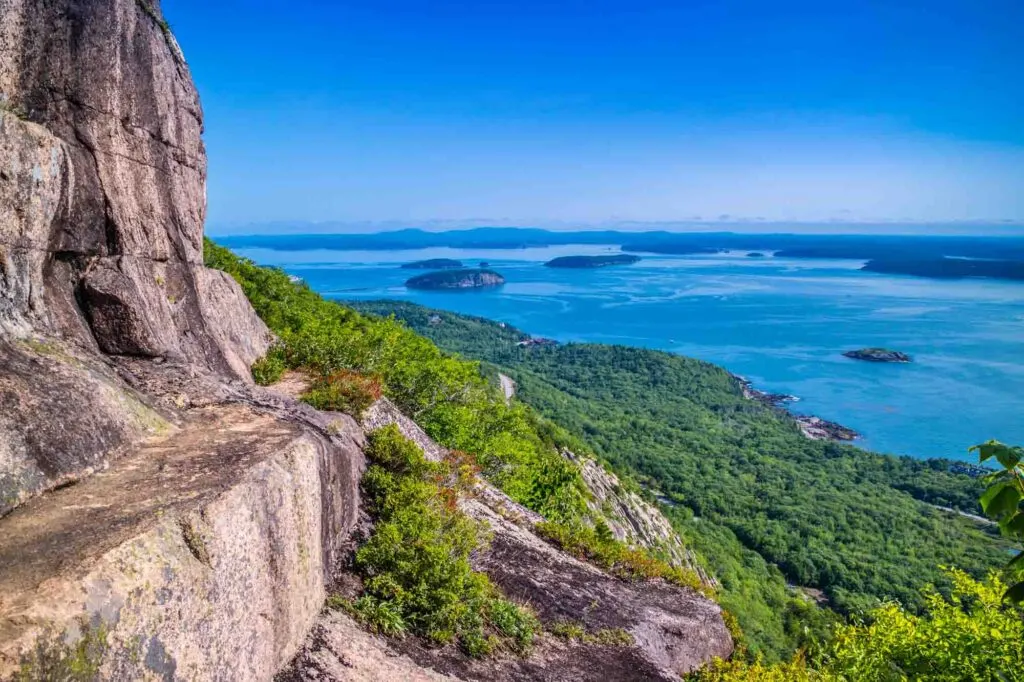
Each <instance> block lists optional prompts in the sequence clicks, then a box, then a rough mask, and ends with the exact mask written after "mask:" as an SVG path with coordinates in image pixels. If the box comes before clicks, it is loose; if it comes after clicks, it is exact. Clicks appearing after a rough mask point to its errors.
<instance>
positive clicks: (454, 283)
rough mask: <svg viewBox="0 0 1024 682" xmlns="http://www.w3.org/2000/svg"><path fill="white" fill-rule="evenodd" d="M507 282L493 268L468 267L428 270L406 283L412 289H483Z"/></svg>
mask: <svg viewBox="0 0 1024 682" xmlns="http://www.w3.org/2000/svg"><path fill="white" fill-rule="evenodd" d="M504 283H505V278H504V277H502V276H501V275H499V274H498V273H496V272H494V271H493V270H483V269H466V270H443V271H441V272H428V273H427V274H425V275H418V276H417V277H413V278H412V279H410V280H408V281H407V282H406V283H405V286H407V287H409V288H410V289H481V288H484V287H496V286H501V285H502V284H504Z"/></svg>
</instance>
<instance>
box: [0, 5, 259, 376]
mask: <svg viewBox="0 0 1024 682" xmlns="http://www.w3.org/2000/svg"><path fill="white" fill-rule="evenodd" d="M0 102H2V108H3V109H6V110H7V112H6V113H4V114H3V119H2V121H3V129H2V130H3V132H4V133H5V135H4V139H2V140H0V168H2V169H3V171H2V172H0V198H5V199H7V198H10V200H11V203H10V206H11V207H12V209H11V210H7V211H2V212H0V252H3V254H4V256H5V257H4V258H0V262H4V263H5V264H6V263H7V261H11V265H12V266H11V267H8V266H7V265H5V267H4V270H5V273H6V271H8V270H10V271H11V273H13V274H10V273H9V274H5V278H4V280H0V284H3V286H2V287H0V289H2V292H3V293H2V294H0V299H3V302H2V303H0V319H4V318H8V319H10V320H12V321H18V322H19V323H20V324H21V325H22V326H24V325H25V324H26V323H27V324H30V325H31V327H32V328H33V329H35V331H37V332H42V333H49V334H57V335H62V336H65V337H67V338H73V339H78V340H79V341H80V342H81V343H83V344H91V343H93V339H95V342H96V343H98V345H99V347H100V348H101V349H103V350H104V351H105V352H109V353H128V354H141V355H163V354H169V353H172V354H173V353H177V352H180V353H182V354H183V355H184V357H186V358H188V359H190V360H191V361H193V362H195V363H197V364H199V365H202V366H204V367H208V368H211V369H214V370H216V371H226V372H234V373H236V374H240V375H241V376H245V375H247V369H248V367H245V368H244V371H243V370H242V367H241V365H242V364H243V362H240V360H244V359H245V358H247V357H249V356H251V355H253V354H256V355H259V354H260V353H261V352H262V350H260V349H259V345H260V340H261V339H265V338H266V337H267V333H266V330H265V329H262V330H258V331H257V333H256V334H254V335H253V340H252V341H251V342H250V343H249V344H248V348H247V349H246V350H245V351H244V352H242V353H241V354H239V353H238V352H236V350H235V349H233V348H231V347H226V346H225V343H224V341H225V340H226V339H227V337H230V336H231V334H227V335H225V334H223V333H222V332H224V331H226V330H233V331H237V330H239V329H242V328H253V326H254V325H253V319H254V316H253V315H252V311H251V309H250V308H249V306H248V305H244V306H243V307H237V303H236V307H229V306H228V305H227V304H228V303H230V302H231V300H230V299H231V297H221V299H220V300H219V301H218V302H217V303H216V304H215V305H214V304H211V303H210V302H204V301H203V300H202V296H203V295H204V294H206V293H208V292H209V290H210V289H211V282H214V281H215V280H214V279H213V278H216V277H220V275H216V276H211V275H208V274H207V273H206V272H205V269H204V268H203V267H202V233H203V221H204V219H205V213H206V191H205V181H206V153H205V150H204V148H203V142H202V137H201V134H202V130H203V119H202V111H201V109H200V106H199V99H198V95H197V94H196V91H195V87H194V86H193V84H192V80H191V77H190V75H189V72H188V68H187V66H186V64H185V62H184V59H183V58H182V55H181V52H180V50H179V49H178V47H177V44H176V43H175V42H174V38H173V36H172V35H171V34H170V32H169V31H168V30H166V27H165V25H162V19H160V16H159V5H158V4H157V3H155V2H153V3H150V2H148V1H147V2H142V1H140V0H96V1H95V2H87V3H79V2H72V0H0ZM11 112H18V116H20V117H22V118H24V119H26V120H27V121H31V123H28V122H26V121H23V120H19V118H18V116H15V115H14V114H13V113H11ZM35 124H38V125H35ZM10 254H17V257H16V258H15V257H14V256H12V255H10ZM118 273H120V275H123V277H124V278H127V279H128V280H130V281H125V280H124V279H123V278H121V277H118ZM212 286H213V287H216V288H217V289H218V291H220V292H221V293H223V289H224V288H223V286H221V285H219V284H216V283H214V284H213V285H212ZM29 292H31V293H32V297H33V298H32V299H30V298H29V295H28V294H29ZM80 304H84V307H85V310H84V311H83V310H80V309H79V305H80ZM214 309H215V310H216V312H215V313H214V312H213V310H214ZM83 313H85V314H83ZM225 320H226V322H225ZM234 320H239V321H238V322H236V321H234ZM26 321H27V322H26ZM90 322H91V324H90ZM12 324H13V323H12ZM9 326H12V325H9ZM265 347H266V346H265V342H264V344H263V350H265ZM255 351H259V352H255Z"/></svg>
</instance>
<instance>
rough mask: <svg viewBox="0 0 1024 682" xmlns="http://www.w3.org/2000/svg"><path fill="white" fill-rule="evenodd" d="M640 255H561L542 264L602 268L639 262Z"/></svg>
mask: <svg viewBox="0 0 1024 682" xmlns="http://www.w3.org/2000/svg"><path fill="white" fill-rule="evenodd" d="M639 262H640V256H633V255H630V254H628V253H618V254H609V255H604V256H561V257H559V258H554V259H552V260H549V261H548V262H547V263H545V264H544V265H545V266H546V267H549V268H573V269H579V268H604V267H608V266H610V265H632V264H633V263H639Z"/></svg>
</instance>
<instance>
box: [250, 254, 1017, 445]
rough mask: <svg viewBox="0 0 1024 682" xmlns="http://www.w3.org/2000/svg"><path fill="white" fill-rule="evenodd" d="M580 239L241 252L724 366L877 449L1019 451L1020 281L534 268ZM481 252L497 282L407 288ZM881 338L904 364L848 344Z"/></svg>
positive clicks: (718, 266)
mask: <svg viewBox="0 0 1024 682" xmlns="http://www.w3.org/2000/svg"><path fill="white" fill-rule="evenodd" d="M615 250H616V249H614V248H613V247H601V246H597V247H595V246H576V247H551V248H543V249H524V250H519V251H487V250H460V249H426V250H417V251H369V252H360V251H324V250H319V251H301V252H286V251H273V250H267V249H240V250H239V251H240V253H242V254H243V255H245V256H247V257H249V258H252V259H253V260H255V261H257V262H258V263H262V264H267V265H279V266H282V267H284V268H285V270H287V271H288V272H289V273H291V274H294V275H297V276H299V277H302V278H303V279H304V280H306V281H307V282H308V283H309V285H310V286H311V287H313V288H314V289H315V290H317V291H319V292H320V293H322V294H324V295H326V296H329V297H334V298H348V299H357V298H358V299H376V298H395V299H403V300H409V301H414V302H416V303H421V304H423V305H427V306H431V307H435V308H443V309H446V310H452V311H456V312H460V313H469V314H473V315H480V316H483V317H487V318H491V319H495V320H501V321H505V322H508V323H511V324H513V325H515V326H517V327H520V328H522V329H523V330H525V331H527V332H529V333H531V334H534V335H535V336H546V337H551V338H555V339H558V340H560V341H592V342H600V343H616V344H625V345H630V346H644V347H648V348H659V349H663V350H668V351H672V352H675V353H681V354H683V355H689V356H692V357H696V358H701V359H704V360H709V361H711V362H714V363H717V364H720V365H723V366H724V367H726V368H728V369H729V370H730V371H732V372H735V373H737V374H741V375H743V376H746V377H748V378H749V379H751V380H752V381H754V383H755V385H756V386H758V387H759V388H762V389H764V390H768V391H773V392H780V393H790V394H793V395H796V396H798V397H799V398H800V402H798V403H796V404H795V405H793V410H794V411H796V412H801V413H807V414H816V415H818V416H821V417H823V418H825V419H831V420H834V421H838V422H840V423H842V424H845V425H847V426H849V427H851V428H853V429H855V430H856V431H858V432H860V433H861V434H863V436H864V437H863V439H862V440H861V441H860V444H861V445H862V446H863V447H866V448H870V449H873V450H877V451H880V452H891V453H897V454H907V455H913V456H917V457H932V456H941V457H950V458H955V459H961V460H973V457H970V456H968V455H967V452H966V451H967V447H968V446H970V445H972V444H974V443H978V442H981V441H983V440H986V439H989V438H997V439H1000V440H1003V441H1007V442H1012V443H1021V444H1024V283H1013V282H997V281H991V280H968V281H941V280H930V279H922V278H916V277H909V276H889V275H879V274H874V273H866V272H860V271H859V270H858V268H859V267H860V265H861V263H860V262H854V261H842V260H804V259H792V260H790V259H777V258H765V259H754V258H749V257H747V256H746V254H745V253H730V254H720V255H715V256H687V257H679V256H649V257H645V258H644V259H643V261H641V262H640V263H638V264H636V265H631V266H625V267H614V268H602V269H596V270H560V269H550V268H545V267H543V266H542V263H543V262H544V261H546V260H549V259H551V258H553V257H555V256H560V255H573V254H594V253H606V252H612V251H615ZM438 257H448V258H457V259H460V260H462V261H463V262H464V263H466V264H467V265H470V264H472V265H475V264H476V263H477V262H479V261H481V260H485V261H488V262H489V263H490V264H491V267H492V268H494V269H496V270H498V271H499V272H501V273H502V274H503V275H504V276H505V277H506V279H507V280H508V283H507V284H506V285H505V286H504V287H502V288H500V289H496V290H485V291H472V292H452V293H443V292H424V291H411V290H407V289H406V288H405V287H404V286H403V282H404V281H405V280H406V279H407V278H408V277H409V276H410V275H411V274H415V273H411V272H410V271H409V270H401V269H399V268H398V265H399V264H401V263H404V262H408V261H412V260H420V259H424V258H438ZM864 346H886V347H890V348H895V349H897V350H902V351H905V352H908V353H910V354H912V355H913V356H914V359H915V362H914V363H913V364H909V365H895V364H872V363H866V362H859V361H855V360H849V359H847V358H844V357H842V355H841V353H842V352H843V351H844V350H849V349H853V348H860V347H864Z"/></svg>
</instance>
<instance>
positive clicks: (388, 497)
mask: <svg viewBox="0 0 1024 682" xmlns="http://www.w3.org/2000/svg"><path fill="white" fill-rule="evenodd" d="M367 440H368V445H367V449H366V454H367V456H368V458H369V459H370V461H371V463H372V464H371V466H370V467H369V469H368V470H367V472H366V474H365V475H364V477H363V489H364V492H365V494H366V499H367V501H368V506H369V509H370V512H371V514H372V515H373V516H374V517H375V526H374V530H373V535H372V536H371V537H370V539H369V540H368V541H367V542H366V543H365V544H364V545H363V546H362V547H360V548H359V550H358V551H357V553H356V560H355V566H356V569H357V571H359V572H360V574H362V576H363V580H364V593H363V595H362V596H360V597H359V598H358V599H356V600H355V601H354V602H351V603H350V604H349V605H347V607H346V608H347V610H348V611H349V612H350V613H351V614H352V615H354V616H355V617H356V618H358V619H359V620H360V621H362V622H363V623H365V624H366V625H367V626H369V627H370V628H371V629H372V630H374V631H377V632H380V633H382V634H386V635H392V636H401V635H404V634H405V633H414V634H417V635H420V636H422V637H425V638H427V639H428V640H430V641H432V642H435V643H438V644H444V643H448V642H451V641H458V643H459V644H460V645H461V646H462V648H463V649H464V650H465V651H466V653H468V654H469V655H471V656H483V655H486V654H488V653H490V652H492V651H493V650H495V649H496V648H503V649H511V650H514V651H519V652H523V651H526V650H527V649H528V648H529V647H530V645H531V644H532V643H533V639H534V636H535V634H536V632H537V631H538V629H539V623H538V622H537V619H536V617H535V616H534V615H533V614H532V613H531V612H530V611H529V610H527V609H526V608H524V607H522V606H519V605H518V604H514V603H513V602H510V601H508V600H506V599H504V598H503V597H502V596H501V595H500V593H499V592H498V590H497V589H496V588H495V587H494V586H493V585H492V584H491V582H490V580H489V579H488V578H487V576H486V575H485V574H483V573H478V572H476V571H474V570H473V569H472V567H471V566H470V562H469V556H470V554H471V553H472V552H473V551H474V550H476V549H478V548H479V546H480V545H481V543H482V541H483V529H482V528H481V527H480V525H479V524H478V523H477V522H475V521H473V520H472V519H470V518H469V517H467V516H466V515H465V514H464V513H462V512H461V511H460V510H459V508H458V504H457V499H458V496H459V495H460V494H466V493H467V492H468V490H469V486H470V485H471V482H472V479H473V477H474V476H475V471H474V470H473V467H472V465H471V464H470V463H469V461H468V460H467V459H466V457H465V456H464V455H456V456H455V457H453V458H451V459H449V460H447V461H445V462H431V461H429V460H427V459H426V457H424V455H423V452H422V450H420V448H419V447H418V446H417V445H416V444H415V443H413V442H412V441H410V440H408V439H406V438H405V437H403V436H402V434H401V433H400V432H399V430H398V428H397V427H396V426H394V425H390V426H386V427H384V428H381V429H377V430H376V431H373V432H372V433H370V434H369V436H368V439H367Z"/></svg>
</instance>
